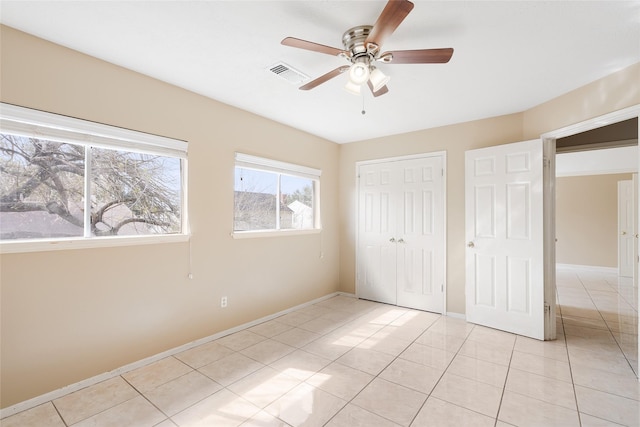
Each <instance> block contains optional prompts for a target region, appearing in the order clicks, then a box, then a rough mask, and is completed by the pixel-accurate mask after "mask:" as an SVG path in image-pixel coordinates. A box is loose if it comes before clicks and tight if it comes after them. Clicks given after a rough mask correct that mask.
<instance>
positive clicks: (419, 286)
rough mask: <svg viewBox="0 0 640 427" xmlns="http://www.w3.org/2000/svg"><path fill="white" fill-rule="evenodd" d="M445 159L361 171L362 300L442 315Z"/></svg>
mask: <svg viewBox="0 0 640 427" xmlns="http://www.w3.org/2000/svg"><path fill="white" fill-rule="evenodd" d="M444 159H445V155H444V153H443V154H437V155H429V156H426V157H419V158H408V159H389V160H388V161H383V162H371V163H363V164H360V165H359V167H358V176H359V184H358V248H357V253H356V255H357V256H356V264H357V267H356V291H357V294H358V297H360V298H365V299H370V300H374V301H380V302H385V303H389V304H395V305H401V306H404V307H410V308H416V309H420V310H428V311H434V312H438V313H443V312H444V281H445V226H444V224H445V213H444V212H445V211H444V210H445V203H444V194H445V189H444V161H445V160H444Z"/></svg>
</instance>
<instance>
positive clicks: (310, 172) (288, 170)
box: [236, 153, 322, 180]
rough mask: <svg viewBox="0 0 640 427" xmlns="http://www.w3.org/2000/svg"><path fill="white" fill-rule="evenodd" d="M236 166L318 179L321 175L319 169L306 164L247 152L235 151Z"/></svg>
mask: <svg viewBox="0 0 640 427" xmlns="http://www.w3.org/2000/svg"><path fill="white" fill-rule="evenodd" d="M236 166H241V167H247V168H252V167H253V168H255V167H258V168H259V169H260V170H268V171H273V172H278V173H283V174H285V175H291V174H292V173H293V174H294V175H295V176H303V177H306V178H311V179H315V180H317V179H319V178H320V176H321V175H322V171H321V170H320V169H315V168H310V167H307V166H302V165H296V164H293V163H287V162H281V161H279V160H273V159H267V158H264V157H258V156H251V155H249V154H243V153H236Z"/></svg>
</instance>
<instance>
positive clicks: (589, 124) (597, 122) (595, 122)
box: [540, 104, 640, 139]
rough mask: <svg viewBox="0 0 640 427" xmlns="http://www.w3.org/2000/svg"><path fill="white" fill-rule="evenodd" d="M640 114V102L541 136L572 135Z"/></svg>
mask: <svg viewBox="0 0 640 427" xmlns="http://www.w3.org/2000/svg"><path fill="white" fill-rule="evenodd" d="M638 116H640V104H636V105H632V106H631V107H627V108H623V109H622V110H618V111H614V112H612V113H609V114H605V115H603V116H599V117H595V118H593V119H588V120H584V121H582V122H579V123H575V124H572V125H569V126H566V127H563V128H560V129H556V130H553V131H551V132H546V133H543V134H542V135H540V138H542V139H549V138H555V139H558V138H564V137H566V136H572V135H575V134H577V133H581V132H586V131H589V130H593V129H597V128H600V127H603V126H607V125H610V124H613V123H618V122H621V121H624V120H628V119H633V118H635V117H638Z"/></svg>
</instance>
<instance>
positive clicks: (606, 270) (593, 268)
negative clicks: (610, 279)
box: [556, 264, 618, 274]
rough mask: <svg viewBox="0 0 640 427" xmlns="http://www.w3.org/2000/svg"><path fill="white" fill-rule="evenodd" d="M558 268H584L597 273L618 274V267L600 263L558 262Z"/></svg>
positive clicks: (583, 269)
mask: <svg viewBox="0 0 640 427" xmlns="http://www.w3.org/2000/svg"><path fill="white" fill-rule="evenodd" d="M556 269H558V270H582V271H593V272H596V273H608V274H611V273H613V274H618V268H617V267H602V266H598V265H579V264H556Z"/></svg>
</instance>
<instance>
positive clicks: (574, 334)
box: [542, 106, 640, 376]
mask: <svg viewBox="0 0 640 427" xmlns="http://www.w3.org/2000/svg"><path fill="white" fill-rule="evenodd" d="M639 113H640V106H634V107H630V108H627V109H625V110H620V111H618V112H615V113H611V114H609V115H606V116H602V117H599V118H596V119H592V120H588V121H585V122H582V123H579V124H577V125H573V126H570V127H567V128H564V129H560V130H558V131H554V132H550V133H548V134H545V135H542V138H544V139H545V140H547V141H550V142H551V143H552V145H555V155H554V159H555V162H553V163H554V165H555V172H554V173H553V179H554V188H555V190H556V195H557V197H556V200H554V206H553V209H552V213H551V215H552V218H551V224H552V227H553V228H554V233H555V235H556V238H557V243H556V245H555V248H554V249H555V252H556V253H555V258H556V262H557V265H556V266H555V267H556V271H555V273H556V274H557V277H556V280H557V287H556V289H555V291H556V295H557V299H556V301H557V304H558V310H559V311H560V312H561V313H562V319H563V323H561V324H560V325H561V328H562V332H563V333H566V336H567V344H569V340H571V341H572V342H574V343H579V341H580V340H602V343H603V346H604V344H605V343H606V344H610V345H611V347H610V348H611V349H615V347H616V346H617V347H618V348H619V350H620V351H621V352H622V353H623V354H624V357H625V358H626V359H627V361H628V362H629V365H631V367H632V369H633V371H634V372H635V374H636V376H637V375H638V292H637V290H638V277H637V273H636V274H634V276H635V277H633V278H624V277H620V276H619V274H618V273H619V271H618V252H619V248H618V243H619V242H618V237H619V236H618V234H619V230H618V212H617V211H618V209H617V193H618V192H617V188H618V184H617V182H618V181H626V180H631V179H632V174H633V173H634V172H635V173H637V171H638V158H639V157H640V156H639V149H638V130H639V128H638V115H639ZM635 192H636V193H637V189H636V190H635ZM635 196H636V201H635V206H634V207H635V209H636V211H637V209H638V194H635ZM567 198H569V199H571V200H567ZM636 225H637V224H636ZM636 229H637V228H636ZM634 234H635V233H634ZM633 237H634V241H633V243H632V244H633V245H634V246H635V249H636V253H637V248H638V239H637V236H636V235H634V236H633ZM637 265H638V259H637V257H636V258H635V262H634V267H635V270H636V271H637ZM576 297H577V298H576ZM569 300H571V301H573V302H572V305H565V304H564V303H563V301H569Z"/></svg>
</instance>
